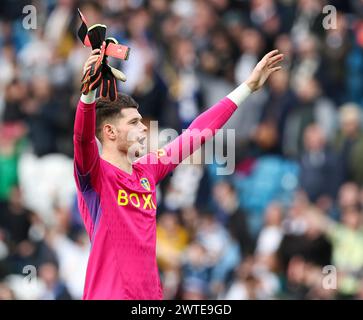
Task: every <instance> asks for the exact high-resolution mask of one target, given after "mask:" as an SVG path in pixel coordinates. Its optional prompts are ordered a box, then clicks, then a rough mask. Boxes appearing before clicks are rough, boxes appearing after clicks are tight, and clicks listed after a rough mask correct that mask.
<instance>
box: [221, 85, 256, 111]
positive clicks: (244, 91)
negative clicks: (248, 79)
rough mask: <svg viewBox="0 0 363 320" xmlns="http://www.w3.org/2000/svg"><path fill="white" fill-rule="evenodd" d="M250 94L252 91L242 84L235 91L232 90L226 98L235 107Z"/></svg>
mask: <svg viewBox="0 0 363 320" xmlns="http://www.w3.org/2000/svg"><path fill="white" fill-rule="evenodd" d="M251 93H252V90H251V89H250V88H249V87H248V85H247V84H246V83H242V84H241V85H240V86H238V87H237V88H236V89H234V90H233V91H232V92H231V93H230V94H229V95H228V96H227V98H229V99H230V100H231V101H233V102H234V103H235V104H236V105H237V106H240V105H241V104H242V102H243V101H245V100H246V98H247V97H248V96H249V95H250V94H251Z"/></svg>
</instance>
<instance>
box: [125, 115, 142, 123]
mask: <svg viewBox="0 0 363 320" xmlns="http://www.w3.org/2000/svg"><path fill="white" fill-rule="evenodd" d="M135 120H140V121H141V120H142V117H141V116H140V117H135V118H132V119H130V120H129V121H128V123H131V122H133V121H135Z"/></svg>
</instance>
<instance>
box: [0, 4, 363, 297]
mask: <svg viewBox="0 0 363 320" xmlns="http://www.w3.org/2000/svg"><path fill="white" fill-rule="evenodd" d="M28 4H32V5H34V7H35V8H36V29H27V28H25V27H24V17H25V16H26V14H27V13H28V12H29V11H26V13H23V8H24V6H26V5H28ZM327 5H332V6H334V7H325V6H327ZM77 7H79V8H81V10H82V12H83V14H84V15H85V16H86V18H87V20H88V22H89V25H91V24H93V23H97V22H98V23H103V24H106V25H107V26H108V31H107V35H108V36H113V37H114V38H116V39H117V40H118V41H119V42H120V43H123V44H126V45H128V46H130V47H131V53H130V58H129V60H128V61H126V62H121V61H115V60H111V61H110V63H111V64H112V65H114V66H118V67H119V68H121V69H122V70H123V72H124V73H125V74H126V76H127V78H128V80H127V82H126V83H122V84H119V91H121V92H125V93H128V94H130V95H132V96H133V97H134V98H135V99H136V101H137V102H138V103H139V104H140V110H139V111H140V113H141V114H142V115H143V117H144V119H145V123H146V124H147V125H149V123H150V121H152V120H157V121H158V123H159V127H160V129H162V128H174V129H176V130H178V132H181V131H182V129H183V128H186V127H187V126H188V125H189V124H190V123H191V121H192V120H193V119H194V118H195V117H196V116H197V115H198V114H200V113H201V112H203V111H204V110H205V109H207V108H208V107H210V106H211V105H213V104H214V103H216V102H217V101H218V100H219V99H221V98H222V97H224V96H225V95H227V94H228V93H229V92H230V91H231V90H233V88H234V87H235V86H237V85H238V84H240V83H241V82H243V81H244V80H245V79H246V77H247V76H248V75H249V73H250V72H251V70H252V69H253V67H254V66H255V64H256V63H257V62H258V61H259V59H260V58H261V57H262V56H263V55H264V54H265V53H266V52H267V51H268V50H271V49H275V48H277V49H279V50H280V51H281V52H282V53H284V55H285V59H284V62H283V70H282V71H280V72H278V73H275V74H274V75H273V76H272V77H271V78H270V79H269V80H268V83H267V85H266V86H265V87H264V88H263V89H261V90H260V91H258V92H256V93H254V94H253V95H251V96H250V97H249V98H248V99H247V100H246V102H245V103H244V105H243V106H241V107H240V108H239V109H238V111H237V112H236V113H235V114H234V115H233V117H232V118H231V119H230V120H229V121H228V123H227V124H226V126H225V128H226V129H228V128H236V131H235V154H234V155H233V157H234V159H233V161H234V162H235V170H234V173H233V174H232V175H219V174H218V168H219V167H220V165H218V163H217V162H215V163H213V164H208V165H200V164H191V165H184V164H182V165H180V166H178V168H177V169H176V170H175V172H174V173H173V174H172V175H171V176H169V177H168V178H167V179H166V180H164V181H163V182H162V183H161V184H160V186H159V188H158V218H157V219H158V220H157V222H158V223H157V237H158V240H157V259H158V264H159V267H160V276H161V280H162V283H163V287H164V295H165V299H363V229H362V227H363V220H362V217H363V213H362V210H363V127H362V108H363V1H362V0H350V1H349V0H346V1H339V0H330V1H328V0H148V1H147V0H118V1H112V0H99V1H77V0H34V1H30V0H28V1H26V0H17V1H11V0H4V1H3V2H2V6H0V70H1V71H0V299H80V298H81V297H82V292H83V285H84V276H85V272H86V267H87V259H88V254H89V249H90V243H89V239H88V236H87V234H86V233H85V230H84V227H83V225H82V221H81V219H80V216H79V212H78V209H77V203H76V194H75V184H74V181H73V160H72V158H73V120H74V114H75V107H76V104H77V101H78V99H79V96H80V78H81V76H82V67H83V63H84V61H85V60H86V59H87V56H88V55H89V52H90V50H89V49H88V48H85V47H84V46H83V45H82V43H81V42H80V41H79V39H78V38H77V36H76V34H77V29H78V27H79V25H80V20H79V17H78V15H77V10H76V8H77ZM324 8H325V9H324ZM327 8H328V9H329V10H328V11H326V9H327ZM332 9H336V10H332ZM329 13H332V14H335V15H334V16H329V17H327V15H328V14H329ZM328 18H329V19H328ZM328 20H329V21H328ZM33 22H34V21H33ZM227 142H230V141H226V139H225V140H224V144H223V141H222V144H223V145H222V147H226V145H227V144H228V143H227ZM31 266H34V267H35V268H32V267H31Z"/></svg>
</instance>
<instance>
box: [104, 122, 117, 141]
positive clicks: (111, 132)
mask: <svg viewBox="0 0 363 320" xmlns="http://www.w3.org/2000/svg"><path fill="white" fill-rule="evenodd" d="M103 134H104V135H105V136H106V137H108V139H110V140H115V139H116V128H115V127H114V126H113V125H112V124H105V125H104V126H103Z"/></svg>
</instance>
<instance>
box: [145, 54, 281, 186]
mask: <svg viewBox="0 0 363 320" xmlns="http://www.w3.org/2000/svg"><path fill="white" fill-rule="evenodd" d="M282 59H283V55H282V54H279V52H278V50H273V51H271V52H269V53H268V54H266V55H265V56H264V57H263V58H262V59H261V61H260V62H259V63H258V64H257V65H256V67H255V68H254V70H253V71H252V73H251V75H250V76H249V77H248V79H247V80H246V81H245V82H244V83H242V84H241V85H240V86H238V87H237V88H236V89H234V90H233V91H232V92H231V93H230V94H228V95H227V96H226V97H224V98H223V99H222V100H220V101H219V102H218V103H216V104H215V105H213V106H212V107H210V108H209V109H208V110H206V111H205V112H203V113H202V114H200V115H199V116H198V117H197V118H196V119H195V120H194V121H193V122H192V123H191V125H190V126H189V127H188V129H187V130H185V131H184V132H183V133H182V134H181V135H180V136H178V137H177V138H176V139H175V140H173V141H172V142H170V143H169V144H167V145H166V146H165V147H164V148H163V149H161V151H160V152H159V153H156V154H155V153H150V154H148V155H146V157H148V159H146V160H147V161H148V162H147V163H150V162H151V163H154V164H151V165H152V171H153V172H154V176H155V181H156V183H157V182H158V181H160V180H161V179H162V178H164V177H165V176H166V175H167V174H168V173H169V172H170V171H172V170H173V169H174V168H175V167H176V166H177V165H178V164H179V163H181V162H182V161H183V160H184V159H185V158H187V157H189V156H190V155H191V154H193V152H194V151H195V150H197V149H198V148H199V147H201V145H203V144H204V143H205V142H206V141H208V140H209V139H210V138H211V137H213V136H214V135H215V134H216V133H217V131H218V129H220V128H222V127H223V125H224V124H225V123H226V122H227V121H228V120H229V119H230V117H231V116H232V115H233V113H234V112H235V111H236V110H237V108H238V106H240V105H241V104H242V103H243V102H244V101H245V99H246V98H247V97H248V96H249V95H250V94H251V93H252V92H254V91H257V90H258V89H260V88H261V87H262V86H263V84H264V83H265V82H266V80H267V79H268V77H269V76H270V75H271V74H272V73H273V72H276V71H278V70H280V69H281V67H280V66H276V64H277V63H278V62H280V61H281V60H282ZM152 157H154V158H155V157H156V159H152ZM149 161H150V162H149Z"/></svg>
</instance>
